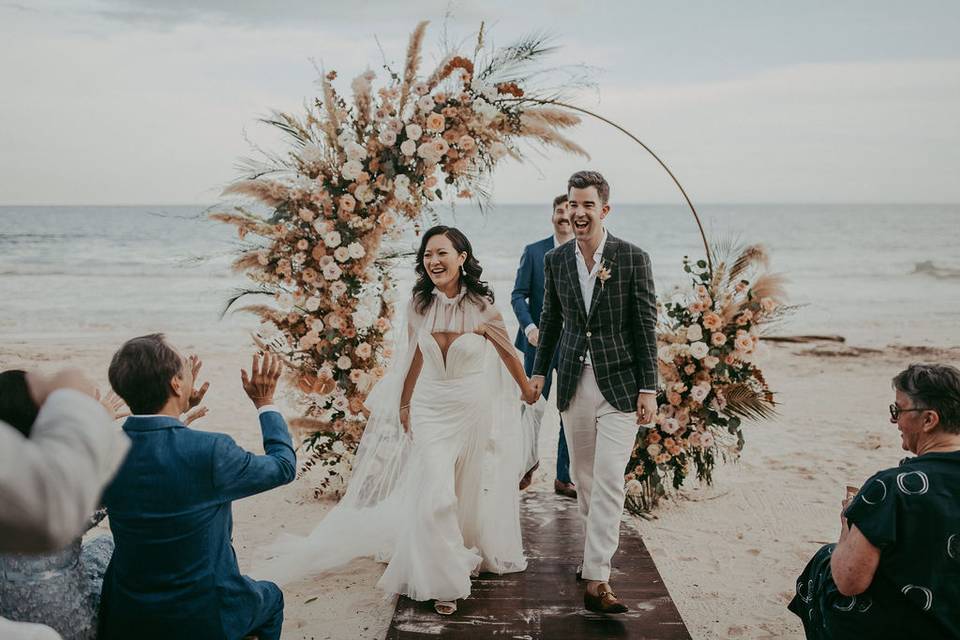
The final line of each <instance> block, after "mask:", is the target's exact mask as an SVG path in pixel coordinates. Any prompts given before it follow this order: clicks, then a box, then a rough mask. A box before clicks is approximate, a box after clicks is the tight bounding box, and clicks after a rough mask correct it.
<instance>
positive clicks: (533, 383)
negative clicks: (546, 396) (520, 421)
mask: <svg viewBox="0 0 960 640" xmlns="http://www.w3.org/2000/svg"><path fill="white" fill-rule="evenodd" d="M542 393H543V376H533V377H532V378H530V400H529V403H530V404H533V403H534V402H536V401H537V400H539V399H540V394H542Z"/></svg>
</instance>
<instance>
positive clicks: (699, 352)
mask: <svg viewBox="0 0 960 640" xmlns="http://www.w3.org/2000/svg"><path fill="white" fill-rule="evenodd" d="M709 353H710V347H708V346H707V343H706V342H694V343H693V344H691V345H690V355H691V356H693V357H694V358H696V359H697V360H702V359H704V358H706V357H707V355H708V354H709Z"/></svg>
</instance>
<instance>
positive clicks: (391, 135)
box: [377, 129, 397, 147]
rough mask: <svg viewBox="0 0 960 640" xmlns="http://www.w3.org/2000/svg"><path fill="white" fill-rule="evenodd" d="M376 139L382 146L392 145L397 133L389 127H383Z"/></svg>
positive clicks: (395, 140)
mask: <svg viewBox="0 0 960 640" xmlns="http://www.w3.org/2000/svg"><path fill="white" fill-rule="evenodd" d="M377 140H379V141H380V144H382V145H384V146H387V147H392V146H393V145H394V144H396V142H397V134H396V132H394V131H393V130H391V129H384V130H383V131H381V132H380V135H379V136H377Z"/></svg>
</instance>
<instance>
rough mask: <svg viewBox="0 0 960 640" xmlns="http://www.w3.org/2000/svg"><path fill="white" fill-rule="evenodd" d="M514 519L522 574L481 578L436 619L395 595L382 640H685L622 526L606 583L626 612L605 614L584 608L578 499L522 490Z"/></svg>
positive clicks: (643, 555) (647, 562)
mask: <svg viewBox="0 0 960 640" xmlns="http://www.w3.org/2000/svg"><path fill="white" fill-rule="evenodd" d="M520 517H521V524H522V526H523V541H524V547H525V549H526V552H527V558H528V561H529V566H528V567H527V570H526V571H524V572H523V573H514V574H509V575H505V576H497V575H493V574H482V575H481V576H480V577H479V578H476V579H475V580H474V581H473V592H472V593H471V595H470V597H469V598H467V599H465V600H461V601H460V602H459V603H458V609H457V612H456V613H455V614H454V615H452V616H440V615H438V614H437V613H436V612H434V610H433V603H432V602H416V601H413V600H410V599H409V598H405V597H400V598H399V599H398V600H397V608H396V611H395V612H394V616H393V620H392V621H391V623H390V629H389V630H388V631H387V640H422V639H425V638H450V639H455V640H481V639H487V638H491V639H492V638H497V639H501V640H502V639H506V638H509V639H516V640H541V639H542V640H553V639H557V638H563V639H571V640H572V639H579V638H582V639H586V640H589V639H591V638H631V639H636V640H642V639H646V638H651V639H653V638H657V639H662V640H689V638H690V634H689V633H688V632H687V628H686V626H685V625H684V624H683V620H682V619H681V618H680V614H679V612H678V611H677V608H676V606H675V605H674V603H673V600H672V599H671V598H670V594H669V593H668V592H667V588H666V586H665V585H664V584H663V580H662V579H661V578H660V574H659V572H658V571H657V568H656V566H655V565H654V563H653V558H651V557H650V554H649V552H647V549H646V547H645V546H644V544H643V540H641V538H640V536H639V535H637V533H636V532H635V531H633V530H632V529H630V528H629V527H627V526H623V525H622V526H621V528H620V549H619V550H618V551H617V555H616V556H615V557H614V560H613V565H614V567H613V573H612V575H611V584H613V587H614V589H615V590H616V592H617V595H618V596H619V597H620V599H621V600H622V601H623V602H624V603H626V604H627V606H628V607H630V612H629V613H626V614H621V615H610V616H607V615H600V614H595V613H591V612H589V611H587V610H586V609H584V608H583V588H584V584H583V583H582V582H577V580H576V575H575V572H576V567H577V563H578V562H579V561H580V554H581V553H582V550H583V533H582V527H581V525H580V522H579V514H578V511H577V505H576V502H575V501H573V500H570V499H568V498H563V497H561V496H558V495H556V494H554V493H552V492H527V493H525V494H524V495H523V500H522V506H521V514H520Z"/></svg>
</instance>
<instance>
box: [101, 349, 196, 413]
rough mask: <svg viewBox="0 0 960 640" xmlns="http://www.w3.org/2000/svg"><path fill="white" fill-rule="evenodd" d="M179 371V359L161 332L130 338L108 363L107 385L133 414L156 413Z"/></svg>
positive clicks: (161, 406)
mask: <svg viewBox="0 0 960 640" xmlns="http://www.w3.org/2000/svg"><path fill="white" fill-rule="evenodd" d="M182 369H183V359H182V358H181V357H180V354H179V353H177V351H176V350H175V349H174V348H173V347H171V346H170V345H168V344H167V342H166V339H165V337H164V335H163V334H162V333H151V334H150V335H146V336H140V337H137V338H132V339H130V340H127V341H126V342H125V343H123V346H122V347H120V348H119V349H118V350H117V352H116V353H115V354H113V359H112V360H111V361H110V369H109V371H108V373H107V376H108V377H109V379H110V386H111V387H113V390H114V391H116V392H117V395H118V396H120V397H121V398H123V401H124V402H126V403H127V406H128V407H130V411H131V412H132V413H134V414H140V415H143V414H152V413H156V412H158V411H160V409H162V408H163V405H165V404H166V403H167V399H168V398H169V397H170V380H171V379H173V377H174V376H176V375H179V373H180V371H181V370H182Z"/></svg>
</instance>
